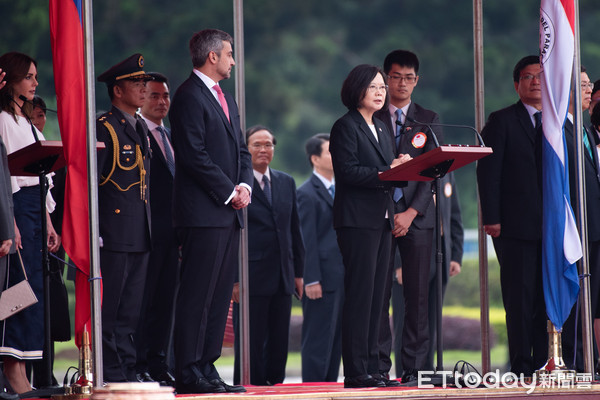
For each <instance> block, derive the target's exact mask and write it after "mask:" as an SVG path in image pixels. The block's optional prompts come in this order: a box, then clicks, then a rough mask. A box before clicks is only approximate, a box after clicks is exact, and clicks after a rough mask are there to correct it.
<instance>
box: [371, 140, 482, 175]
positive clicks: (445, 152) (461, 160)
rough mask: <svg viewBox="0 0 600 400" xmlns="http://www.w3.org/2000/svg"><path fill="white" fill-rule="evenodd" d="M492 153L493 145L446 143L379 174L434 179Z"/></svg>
mask: <svg viewBox="0 0 600 400" xmlns="http://www.w3.org/2000/svg"><path fill="white" fill-rule="evenodd" d="M490 154H492V148H491V147H481V146H467V145H445V146H440V147H436V148H435V149H433V150H431V151H428V152H427V153H425V154H422V155H420V156H419V157H417V158H413V159H412V160H410V161H408V162H405V163H404V164H401V165H398V166H397V167H394V168H392V169H390V170H387V171H384V172H382V173H381V174H379V179H381V180H383V181H432V180H434V179H436V178H441V177H443V176H444V175H446V174H447V173H448V172H452V171H454V170H456V169H459V168H462V167H464V166H465V165H467V164H470V163H472V162H474V161H477V160H479V159H480V158H483V157H485V156H488V155H490Z"/></svg>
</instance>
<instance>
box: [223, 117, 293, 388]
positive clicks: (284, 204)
mask: <svg viewBox="0 0 600 400" xmlns="http://www.w3.org/2000/svg"><path fill="white" fill-rule="evenodd" d="M246 141H247V143H248V149H249V150H250V154H251V155H252V168H253V170H254V186H253V187H254V194H253V196H252V204H250V206H248V262H249V265H248V276H249V288H250V291H249V303H248V304H249V310H250V383H252V384H253V385H275V384H277V383H282V382H283V380H284V378H285V365H286V362H287V353H288V337H289V330H290V317H291V312H292V295H294V294H295V295H296V296H297V297H298V298H301V297H302V291H303V286H304V283H303V280H302V273H303V269H304V242H303V241H302V233H301V232H300V222H299V219H298V206H297V202H296V184H295V183H294V179H293V178H292V177H291V176H289V175H288V174H286V173H283V172H281V171H277V170H274V169H271V168H269V164H270V163H271V161H272V160H273V153H274V148H275V144H276V141H275V137H274V136H273V134H272V133H271V132H270V131H269V130H268V129H267V128H265V127H264V126H254V127H252V128H250V129H248V131H247V132H246ZM233 298H234V301H235V302H236V303H237V302H239V284H237V283H236V284H235V286H234V293H233ZM237 314H238V312H237V307H235V312H234V320H237V318H236V316H237ZM236 344H237V345H236V350H237V351H236V358H235V371H236V373H235V378H234V382H236V383H237V381H238V379H239V375H238V374H239V338H237V337H236Z"/></svg>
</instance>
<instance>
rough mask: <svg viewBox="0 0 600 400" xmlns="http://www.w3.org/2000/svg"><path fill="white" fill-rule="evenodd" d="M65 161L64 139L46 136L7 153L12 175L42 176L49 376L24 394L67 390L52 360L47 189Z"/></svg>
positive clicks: (53, 393) (43, 249)
mask: <svg viewBox="0 0 600 400" xmlns="http://www.w3.org/2000/svg"><path fill="white" fill-rule="evenodd" d="M65 165H66V161H65V158H64V155H63V147H62V142H61V141H53V140H43V141H36V142H34V143H32V144H30V145H29V146H26V147H24V148H22V149H20V150H17V151H15V152H13V153H11V154H9V155H8V168H9V170H10V174H11V175H12V176H38V177H39V179H40V207H41V208H40V210H41V215H40V217H41V222H42V269H43V271H44V278H43V284H44V286H43V287H44V352H43V361H44V364H45V368H46V372H47V374H46V376H43V377H42V380H43V382H44V383H45V386H44V387H43V388H40V389H38V390H32V391H31V392H27V393H23V394H21V395H20V397H21V398H29V397H37V398H40V397H50V396H52V395H55V394H64V388H63V387H62V386H55V387H53V386H52V360H51V358H50V349H51V346H52V336H51V329H50V262H49V258H48V243H47V236H48V225H47V221H46V193H47V191H48V179H47V178H46V174H49V173H50V172H53V171H56V170H57V169H60V168H62V167H64V166H65Z"/></svg>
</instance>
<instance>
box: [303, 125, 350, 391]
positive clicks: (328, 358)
mask: <svg viewBox="0 0 600 400" xmlns="http://www.w3.org/2000/svg"><path fill="white" fill-rule="evenodd" d="M306 155H307V156H308V160H309V162H310V165H311V166H312V167H313V173H312V175H311V176H310V178H308V180H307V181H306V182H304V183H303V184H302V186H300V187H299V188H298V212H299V214H300V225H301V227H302V236H303V237H304V245H305V247H306V261H305V263H304V297H303V298H302V314H303V316H304V320H303V322H302V381H303V382H336V381H337V379H338V375H339V372H340V360H341V359H342V347H341V346H342V342H341V339H342V331H341V328H342V325H341V324H342V304H343V301H344V264H343V262H342V254H341V253H340V249H339V247H338V244H337V239H336V236H335V231H334V230H333V197H334V194H335V182H334V176H333V164H332V163H331V154H330V153H329V134H326V133H320V134H317V135H314V136H313V137H311V138H310V139H308V141H307V142H306Z"/></svg>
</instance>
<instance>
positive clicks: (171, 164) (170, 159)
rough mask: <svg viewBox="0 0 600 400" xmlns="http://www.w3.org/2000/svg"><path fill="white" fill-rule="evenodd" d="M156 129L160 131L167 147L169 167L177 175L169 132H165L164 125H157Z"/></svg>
mask: <svg viewBox="0 0 600 400" xmlns="http://www.w3.org/2000/svg"><path fill="white" fill-rule="evenodd" d="M156 130H157V131H158V133H160V138H161V139H162V144H163V147H164V148H165V158H166V159H167V168H169V171H170V172H171V175H172V176H175V159H174V158H173V152H172V151H171V147H170V146H169V141H168V140H167V133H166V132H165V130H164V128H163V127H162V126H157V127H156Z"/></svg>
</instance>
